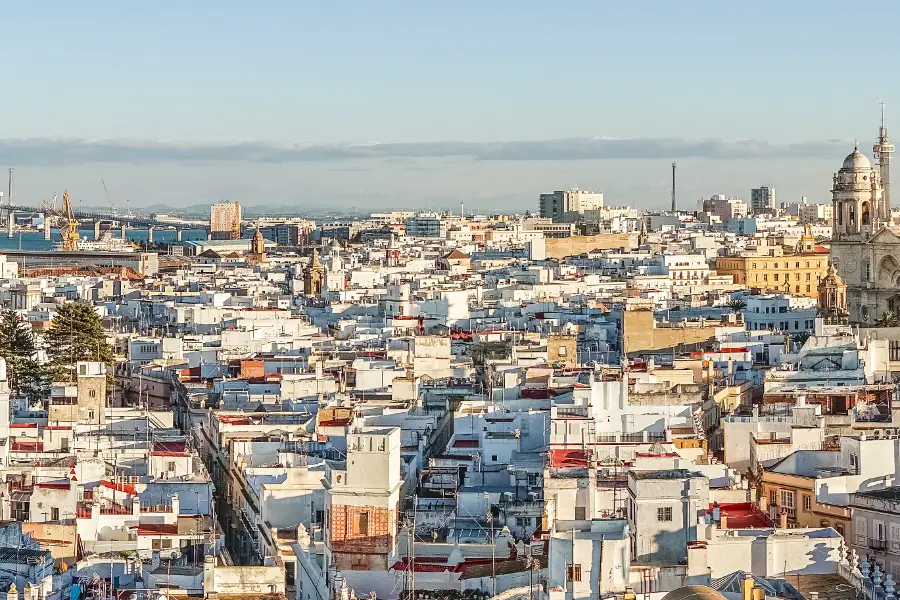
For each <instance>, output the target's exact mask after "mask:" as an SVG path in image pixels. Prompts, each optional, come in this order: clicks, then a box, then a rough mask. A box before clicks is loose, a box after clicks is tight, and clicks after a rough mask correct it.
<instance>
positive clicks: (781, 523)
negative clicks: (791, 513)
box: [778, 510, 788, 529]
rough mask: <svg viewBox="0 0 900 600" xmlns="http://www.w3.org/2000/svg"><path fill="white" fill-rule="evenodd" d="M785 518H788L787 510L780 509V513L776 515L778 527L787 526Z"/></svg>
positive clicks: (784, 527)
mask: <svg viewBox="0 0 900 600" xmlns="http://www.w3.org/2000/svg"><path fill="white" fill-rule="evenodd" d="M787 519H788V514H787V511H786V510H782V511H781V514H780V515H779V517H778V527H780V528H781V529H787V528H788V520H787Z"/></svg>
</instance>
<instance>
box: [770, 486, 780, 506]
mask: <svg viewBox="0 0 900 600" xmlns="http://www.w3.org/2000/svg"><path fill="white" fill-rule="evenodd" d="M775 498H776V495H775V490H769V504H771V505H772V506H775V505H776V504H778V502H776V501H775Z"/></svg>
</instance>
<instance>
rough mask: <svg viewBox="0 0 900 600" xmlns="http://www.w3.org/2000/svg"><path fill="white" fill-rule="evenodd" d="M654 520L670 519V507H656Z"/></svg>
mask: <svg viewBox="0 0 900 600" xmlns="http://www.w3.org/2000/svg"><path fill="white" fill-rule="evenodd" d="M656 520H657V521H661V522H662V521H664V522H668V521H671V520H672V507H671V506H666V507H665V508H657V509H656Z"/></svg>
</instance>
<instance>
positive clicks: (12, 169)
mask: <svg viewBox="0 0 900 600" xmlns="http://www.w3.org/2000/svg"><path fill="white" fill-rule="evenodd" d="M15 171H16V168H15V167H7V168H6V172H7V173H9V184H8V188H7V191H6V205H7V206H9V207H10V210H8V211H7V212H6V216H7V218H8V219H9V220H10V221H11V220H12V210H11V209H12V205H13V197H12V193H13V173H15Z"/></svg>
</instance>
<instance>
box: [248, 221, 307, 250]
mask: <svg viewBox="0 0 900 600" xmlns="http://www.w3.org/2000/svg"><path fill="white" fill-rule="evenodd" d="M313 229H315V223H313V222H312V221H297V222H294V221H289V222H287V223H272V224H268V225H264V226H262V227H260V228H259V231H260V232H261V233H262V236H263V237H264V238H266V239H267V240H272V241H274V242H275V243H276V244H278V245H279V246H305V245H307V244H309V238H310V233H312V230H313Z"/></svg>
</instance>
